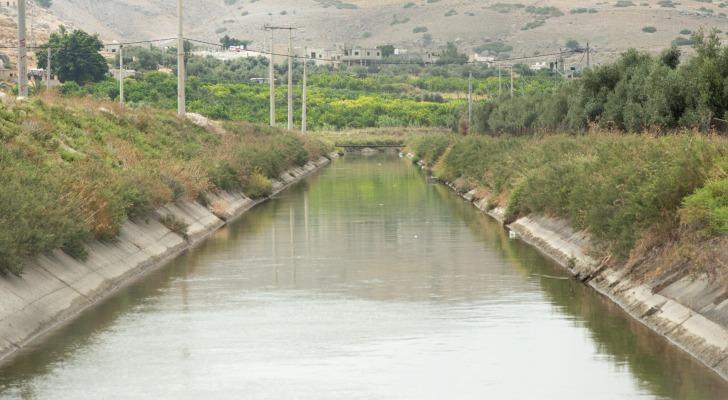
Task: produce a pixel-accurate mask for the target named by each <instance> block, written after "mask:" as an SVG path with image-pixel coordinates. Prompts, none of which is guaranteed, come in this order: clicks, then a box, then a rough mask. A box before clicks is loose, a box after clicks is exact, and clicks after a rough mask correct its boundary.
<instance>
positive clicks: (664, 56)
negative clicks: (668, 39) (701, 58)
mask: <svg viewBox="0 0 728 400" xmlns="http://www.w3.org/2000/svg"><path fill="white" fill-rule="evenodd" d="M681 55H682V51H680V49H679V48H678V47H677V46H672V47H670V48H669V49H667V50H664V51H663V52H662V53H661V54H660V62H661V63H662V64H663V65H665V66H667V67H670V69H676V68H677V67H678V66H679V65H680V56H681Z"/></svg>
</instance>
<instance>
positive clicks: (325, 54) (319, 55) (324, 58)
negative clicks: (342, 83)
mask: <svg viewBox="0 0 728 400" xmlns="http://www.w3.org/2000/svg"><path fill="white" fill-rule="evenodd" d="M342 55H343V52H341V51H339V50H336V49H325V48H315V49H308V50H307V53H306V56H307V57H308V59H309V60H314V61H315V63H316V65H319V66H322V65H331V66H335V65H338V63H339V62H340V60H341V56H342Z"/></svg>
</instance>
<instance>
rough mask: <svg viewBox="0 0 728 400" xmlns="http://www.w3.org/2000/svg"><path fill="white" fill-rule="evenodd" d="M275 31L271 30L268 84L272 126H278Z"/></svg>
mask: <svg viewBox="0 0 728 400" xmlns="http://www.w3.org/2000/svg"><path fill="white" fill-rule="evenodd" d="M274 41H275V30H273V29H271V30H270V62H269V63H268V83H269V87H270V126H276V73H275V67H274V65H273V60H274V55H273V53H274V50H273V47H274V45H273V44H274Z"/></svg>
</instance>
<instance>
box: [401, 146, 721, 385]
mask: <svg viewBox="0 0 728 400" xmlns="http://www.w3.org/2000/svg"><path fill="white" fill-rule="evenodd" d="M408 156H409V158H413V155H411V154H410V155H408ZM419 165H420V166H421V167H422V168H423V169H426V166H425V165H424V164H423V163H422V162H420V163H419ZM443 183H444V184H445V185H447V186H448V187H449V188H450V189H451V190H453V191H455V192H456V193H457V194H458V195H459V196H460V197H462V198H463V199H464V200H465V201H467V202H469V203H471V204H472V205H473V206H474V207H476V208H477V209H479V210H480V211H481V212H483V213H485V214H487V215H489V216H490V217H492V218H494V219H495V220H497V221H498V222H499V223H500V224H501V225H503V226H504V227H505V228H506V229H508V230H509V231H511V232H512V234H511V237H515V238H518V239H520V240H522V241H524V242H526V243H527V244H529V245H531V246H533V247H535V248H536V249H538V250H539V251H540V252H541V253H543V254H544V255H546V256H547V257H549V258H551V259H553V260H554V261H555V262H556V263H558V264H559V265H560V266H561V267H563V268H564V269H566V270H567V271H568V272H569V273H570V274H571V275H572V276H574V277H575V278H576V279H579V280H580V281H581V282H583V283H584V284H587V285H589V286H591V287H592V288H594V289H595V290H596V291H597V292H599V293H601V294H602V295H604V296H606V297H607V298H609V299H610V300H611V301H613V302H614V303H616V304H617V305H619V306H620V307H621V308H622V309H623V310H624V311H625V312H626V313H627V314H629V315H630V316H631V317H632V318H634V319H636V320H637V321H639V322H641V323H642V324H644V325H645V326H647V327H648V328H650V329H651V330H653V331H654V332H656V333H657V334H659V335H660V336H662V337H664V338H666V339H667V340H668V341H670V342H671V343H673V344H674V345H675V346H677V347H679V348H680V349H682V350H684V351H685V352H687V353H688V354H690V355H691V356H692V357H694V358H695V359H697V360H698V361H700V362H701V363H703V364H704V365H706V366H707V367H708V368H710V369H712V370H713V371H715V372H716V373H717V374H718V375H720V376H721V377H722V378H723V379H725V380H727V381H728V293H726V291H725V289H724V288H723V287H722V286H721V285H720V284H719V283H717V282H710V281H709V280H708V279H706V278H704V277H694V276H690V275H673V276H666V277H662V278H659V279H652V280H649V282H645V279H642V278H640V277H638V276H636V274H634V273H633V272H632V271H631V269H630V268H626V266H623V265H617V266H614V265H612V264H610V263H609V262H608V261H609V259H608V258H604V259H597V258H594V257H593V256H592V254H593V253H592V252H591V251H590V249H592V248H593V247H592V241H591V237H590V235H589V233H588V232H584V231H576V230H574V229H573V228H572V227H571V226H570V224H569V223H568V221H566V220H563V219H559V218H552V217H547V216H544V215H530V216H527V217H523V218H520V219H518V220H516V221H514V222H512V223H510V224H506V223H505V209H503V208H500V207H492V205H490V204H489V202H488V199H486V198H479V197H478V196H479V193H482V191H479V190H477V189H471V188H468V187H467V186H466V185H458V184H456V183H451V182H443Z"/></svg>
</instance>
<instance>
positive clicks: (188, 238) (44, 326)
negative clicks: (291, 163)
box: [0, 154, 338, 361]
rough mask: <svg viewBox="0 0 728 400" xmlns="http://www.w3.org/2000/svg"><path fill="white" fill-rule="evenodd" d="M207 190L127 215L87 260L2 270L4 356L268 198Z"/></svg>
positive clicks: (284, 182) (280, 185)
mask: <svg viewBox="0 0 728 400" xmlns="http://www.w3.org/2000/svg"><path fill="white" fill-rule="evenodd" d="M330 157H331V158H337V157H338V154H336V155H335V156H334V155H330ZM328 164H329V159H328V158H326V157H321V158H320V159H318V160H316V161H314V162H309V163H307V164H306V165H304V166H302V167H296V168H293V169H291V170H289V171H286V172H285V173H283V174H282V175H281V180H280V181H278V180H276V181H274V194H276V193H278V192H280V191H281V190H284V189H286V188H287V187H288V186H290V185H292V184H294V183H296V182H298V181H300V180H301V179H302V178H304V177H305V176H307V175H309V174H311V173H313V172H314V171H317V170H319V169H321V168H323V167H324V166H326V165H328ZM205 197H206V198H207V199H208V201H207V202H206V203H207V206H203V205H202V204H199V203H197V202H190V201H179V202H176V203H174V204H168V205H165V206H163V207H161V208H159V209H158V210H156V211H155V212H154V213H152V215H150V216H148V217H147V218H145V219H143V220H138V221H127V222H125V223H124V224H123V226H122V227H121V232H120V235H119V237H118V238H117V239H115V240H114V241H113V242H99V241H95V242H92V243H89V244H88V245H87V250H88V258H87V259H86V260H85V261H79V260H76V259H74V258H72V257H70V256H69V255H67V254H65V253H64V252H62V251H61V250H56V251H53V252H50V253H48V254H44V255H42V256H39V257H37V258H36V259H34V260H32V261H31V262H29V263H28V265H27V267H26V268H25V270H24V272H23V276H22V277H16V276H12V275H11V276H5V277H0V361H2V360H3V359H7V358H8V357H9V356H11V355H12V354H14V353H15V352H17V351H18V350H20V349H21V348H23V347H24V346H26V345H28V343H30V342H31V341H33V340H35V339H37V338H38V337H40V336H41V335H43V334H44V333H47V332H49V331H51V330H52V329H54V328H56V327H58V326H60V325H62V324H63V323H64V322H67V321H70V320H71V319H72V318H74V317H76V316H77V315H78V314H80V313H81V312H82V311H84V310H85V309H87V308H89V307H91V306H93V305H94V304H96V303H98V302H99V301H101V300H103V299H104V298H106V297H108V296H110V295H111V294H112V293H114V292H115V291H116V290H117V289H119V288H120V287H122V286H124V285H128V284H130V283H131V282H133V281H134V280H136V279H138V278H139V277H141V276H143V275H144V274H145V273H147V272H149V271H151V270H153V269H155V268H158V267H160V266H162V265H164V264H166V263H167V262H168V261H170V260H171V259H173V258H174V257H176V256H178V255H179V254H180V253H182V252H184V251H185V250H188V249H190V248H191V247H193V246H194V245H196V244H199V243H201V242H202V241H203V240H204V239H206V238H207V237H208V236H209V235H211V234H212V233H213V232H215V231H216V230H218V229H219V228H220V227H222V226H223V225H225V224H226V223H229V222H231V221H233V220H235V219H236V218H237V217H239V216H240V215H242V214H243V213H244V212H245V211H247V210H249V209H250V208H252V207H253V206H255V205H256V204H259V203H261V202H263V201H265V200H266V199H259V200H252V199H250V198H248V197H247V196H245V194H243V193H230V192H217V193H208V194H207V195H206V196H205ZM165 216H173V217H174V218H176V219H177V220H180V221H182V222H184V223H185V224H187V229H186V231H185V233H184V235H178V234H176V233H174V232H172V231H171V230H169V229H168V228H167V227H166V226H164V225H163V224H162V223H161V222H160V219H161V218H162V217H165ZM183 236H184V237H183Z"/></svg>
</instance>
